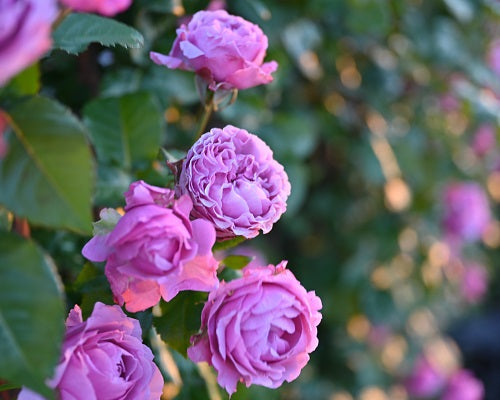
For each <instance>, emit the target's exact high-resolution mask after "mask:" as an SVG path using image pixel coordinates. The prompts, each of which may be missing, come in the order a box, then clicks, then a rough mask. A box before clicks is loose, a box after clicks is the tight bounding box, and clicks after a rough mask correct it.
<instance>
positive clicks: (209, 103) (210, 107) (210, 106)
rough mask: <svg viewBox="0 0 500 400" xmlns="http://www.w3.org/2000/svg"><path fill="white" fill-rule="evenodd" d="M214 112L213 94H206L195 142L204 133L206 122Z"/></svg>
mask: <svg viewBox="0 0 500 400" xmlns="http://www.w3.org/2000/svg"><path fill="white" fill-rule="evenodd" d="M213 111H214V94H213V92H211V91H209V92H208V94H207V100H206V101H205V109H204V110H203V115H202V117H201V122H200V127H199V128H198V133H197V134H196V137H195V139H194V140H195V141H196V140H198V139H199V138H200V137H201V135H202V134H204V133H205V129H206V127H207V124H208V121H209V120H210V117H211V116H212V112H213Z"/></svg>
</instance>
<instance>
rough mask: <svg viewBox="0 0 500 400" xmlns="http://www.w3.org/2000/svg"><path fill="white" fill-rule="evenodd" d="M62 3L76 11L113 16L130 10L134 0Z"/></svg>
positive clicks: (92, 0)
mask: <svg viewBox="0 0 500 400" xmlns="http://www.w3.org/2000/svg"><path fill="white" fill-rule="evenodd" d="M61 3H63V4H64V5H65V6H66V7H69V8H71V9H73V10H75V11H82V12H92V13H98V14H102V15H107V16H112V15H115V14H118V13H119V12H122V11H125V10H126V9H127V8H129V7H130V5H131V4H132V0H61Z"/></svg>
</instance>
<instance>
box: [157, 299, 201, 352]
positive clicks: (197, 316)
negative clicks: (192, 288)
mask: <svg viewBox="0 0 500 400" xmlns="http://www.w3.org/2000/svg"><path fill="white" fill-rule="evenodd" d="M206 298H207V294H206V293H199V292H188V291H185V292H180V293H179V294H178V295H177V296H175V297H174V298H173V299H172V300H171V301H169V302H168V303H166V302H164V301H163V300H162V301H161V303H160V307H161V312H162V316H161V317H154V319H153V325H154V326H155V327H156V330H157V331H158V333H159V334H160V336H161V338H162V340H163V341H165V342H167V343H168V345H169V346H170V347H172V348H173V349H175V350H177V351H178V352H179V353H181V354H182V355H184V356H186V354H187V348H188V347H189V339H190V337H191V336H192V335H194V334H195V333H196V332H198V330H199V328H200V320H201V310H202V309H203V305H204V304H205V300H206Z"/></svg>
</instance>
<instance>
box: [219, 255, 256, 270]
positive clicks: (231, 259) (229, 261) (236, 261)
mask: <svg viewBox="0 0 500 400" xmlns="http://www.w3.org/2000/svg"><path fill="white" fill-rule="evenodd" d="M252 260H253V257H248V256H238V255H231V256H227V257H226V258H224V259H223V260H222V265H225V266H226V267H228V268H232V269H242V268H243V267H246V266H247V265H248V263H249V262H250V261H252Z"/></svg>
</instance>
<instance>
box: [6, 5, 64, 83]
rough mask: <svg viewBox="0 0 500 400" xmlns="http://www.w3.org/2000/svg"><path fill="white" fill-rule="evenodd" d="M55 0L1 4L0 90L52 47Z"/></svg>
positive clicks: (55, 9)
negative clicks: (0, 87)
mask: <svg viewBox="0 0 500 400" xmlns="http://www.w3.org/2000/svg"><path fill="white" fill-rule="evenodd" d="M56 16H57V6H56V2H55V0H0V66H1V67H0V86H3V85H4V84H5V83H6V82H7V81H8V80H9V79H10V78H12V77H13V76H14V75H16V74H17V73H18V72H21V71H22V70H23V69H24V68H26V67H28V66H29V65H30V64H33V63H34V62H35V61H37V60H38V59H39V58H40V57H42V56H43V55H44V54H45V52H46V51H47V50H49V49H50V46H51V45H52V39H51V36H50V35H51V24H52V21H54V19H55V18H56Z"/></svg>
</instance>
